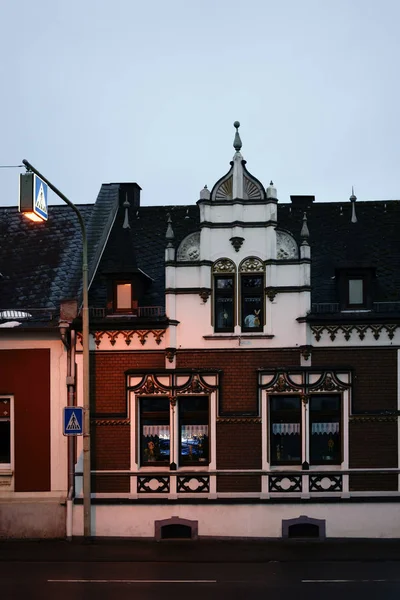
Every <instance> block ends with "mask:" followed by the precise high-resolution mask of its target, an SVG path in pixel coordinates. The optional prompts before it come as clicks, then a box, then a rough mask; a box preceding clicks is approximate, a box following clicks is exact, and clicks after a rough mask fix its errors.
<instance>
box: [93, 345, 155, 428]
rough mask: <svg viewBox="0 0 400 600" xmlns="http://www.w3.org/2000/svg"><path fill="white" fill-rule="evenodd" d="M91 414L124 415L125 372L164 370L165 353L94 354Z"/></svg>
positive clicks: (125, 401) (125, 404)
mask: <svg viewBox="0 0 400 600" xmlns="http://www.w3.org/2000/svg"><path fill="white" fill-rule="evenodd" d="M90 360H91V374H92V414H93V415H96V416H106V415H116V414H119V415H121V416H124V415H126V409H127V398H126V377H125V371H127V370H128V369H163V368H164V367H165V354H164V352H141V351H139V352H117V351H115V352H96V353H92V354H91V358H90Z"/></svg>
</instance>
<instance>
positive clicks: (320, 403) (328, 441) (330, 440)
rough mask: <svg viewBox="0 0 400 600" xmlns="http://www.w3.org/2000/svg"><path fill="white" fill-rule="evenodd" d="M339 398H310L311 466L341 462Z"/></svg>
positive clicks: (330, 396)
mask: <svg viewBox="0 0 400 600" xmlns="http://www.w3.org/2000/svg"><path fill="white" fill-rule="evenodd" d="M340 415H341V405H340V396H337V395H326V396H312V397H311V398H310V462H311V463H312V464H321V463H333V464H338V463H340V461H341V438H340V427H341V425H340V420H341V419H340Z"/></svg>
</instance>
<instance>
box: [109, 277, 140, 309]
mask: <svg viewBox="0 0 400 600" xmlns="http://www.w3.org/2000/svg"><path fill="white" fill-rule="evenodd" d="M132 295H133V286H132V282H131V281H116V282H115V284H114V312H116V313H132V312H134V311H135V310H136V309H137V305H138V303H137V300H133V298H132Z"/></svg>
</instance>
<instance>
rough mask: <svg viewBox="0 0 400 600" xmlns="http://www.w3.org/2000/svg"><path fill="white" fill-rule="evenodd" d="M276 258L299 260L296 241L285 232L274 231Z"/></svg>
mask: <svg viewBox="0 0 400 600" xmlns="http://www.w3.org/2000/svg"><path fill="white" fill-rule="evenodd" d="M276 258H277V259H278V260H289V259H298V258H299V248H298V246H297V243H296V240H295V239H294V238H293V237H292V236H291V235H290V233H287V232H286V231H280V230H279V229H277V230H276Z"/></svg>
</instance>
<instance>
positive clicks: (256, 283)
mask: <svg viewBox="0 0 400 600" xmlns="http://www.w3.org/2000/svg"><path fill="white" fill-rule="evenodd" d="M262 283H263V278H262V277H242V284H243V287H244V288H251V289H254V288H261V287H262Z"/></svg>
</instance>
